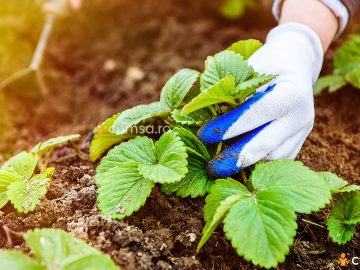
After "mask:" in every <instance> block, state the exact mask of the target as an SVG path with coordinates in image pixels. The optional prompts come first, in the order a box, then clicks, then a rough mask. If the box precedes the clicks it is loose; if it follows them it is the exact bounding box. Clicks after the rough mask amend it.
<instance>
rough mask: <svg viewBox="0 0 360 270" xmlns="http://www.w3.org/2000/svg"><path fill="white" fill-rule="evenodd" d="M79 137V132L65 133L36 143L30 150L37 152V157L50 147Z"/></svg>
mask: <svg viewBox="0 0 360 270" xmlns="http://www.w3.org/2000/svg"><path fill="white" fill-rule="evenodd" d="M78 138H80V135H79V134H72V135H67V136H59V137H56V138H51V139H48V140H46V141H44V142H41V143H38V144H37V145H36V146H35V147H34V148H33V149H32V150H31V152H33V153H35V154H37V155H38V156H39V157H41V156H42V155H43V154H45V153H46V152H47V151H50V150H51V149H53V148H55V147H57V146H59V145H61V144H64V143H67V142H69V141H72V140H75V139H78Z"/></svg>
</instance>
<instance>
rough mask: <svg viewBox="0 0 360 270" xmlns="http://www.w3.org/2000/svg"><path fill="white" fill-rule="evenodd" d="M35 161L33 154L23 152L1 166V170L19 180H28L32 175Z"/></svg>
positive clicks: (36, 159) (35, 157)
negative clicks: (19, 178)
mask: <svg viewBox="0 0 360 270" xmlns="http://www.w3.org/2000/svg"><path fill="white" fill-rule="evenodd" d="M37 161H38V158H37V156H36V155H35V153H32V152H30V153H27V152H25V151H23V152H21V153H19V154H17V155H16V156H14V157H12V158H10V159H9V160H8V161H6V162H5V163H4V164H3V165H2V167H1V170H6V171H8V172H10V173H12V174H15V175H18V176H20V177H21V178H24V179H29V178H31V176H32V175H33V173H34V170H35V167H36V164H37Z"/></svg>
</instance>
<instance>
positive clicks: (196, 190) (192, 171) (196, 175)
mask: <svg viewBox="0 0 360 270" xmlns="http://www.w3.org/2000/svg"><path fill="white" fill-rule="evenodd" d="M187 161H188V173H187V174H186V175H185V177H184V178H183V179H181V180H180V181H179V182H176V183H171V184H164V185H162V186H161V191H162V192H163V193H165V194H166V195H170V194H172V193H176V195H177V196H180V197H183V198H185V197H188V196H191V198H196V197H199V196H204V195H205V194H206V193H208V191H209V189H210V187H211V186H212V184H213V183H214V182H215V181H214V180H213V179H211V178H210V176H209V175H208V173H207V170H206V166H207V161H206V159H204V158H199V155H196V154H194V152H188V159H187Z"/></svg>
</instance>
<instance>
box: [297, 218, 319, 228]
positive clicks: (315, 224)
mask: <svg viewBox="0 0 360 270" xmlns="http://www.w3.org/2000/svg"><path fill="white" fill-rule="evenodd" d="M301 220H302V221H304V222H306V223H309V224H311V225H314V226H318V227H320V228H325V227H324V226H322V225H320V224H317V223H315V222H312V221H310V220H307V219H304V218H302V219H301Z"/></svg>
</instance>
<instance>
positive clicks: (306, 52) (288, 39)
mask: <svg viewBox="0 0 360 270" xmlns="http://www.w3.org/2000/svg"><path fill="white" fill-rule="evenodd" d="M248 61H249V64H250V65H252V66H253V68H254V70H255V71H257V72H259V73H266V74H278V77H276V79H274V80H273V81H272V82H270V83H269V84H268V85H266V86H263V87H261V88H260V89H258V90H257V93H256V94H254V95H253V96H252V97H250V98H249V99H248V100H246V101H245V102H244V103H243V104H242V105H240V106H239V107H238V108H237V109H235V110H233V111H231V112H229V113H227V114H225V115H222V116H220V117H219V118H217V119H215V120H213V121H210V122H209V123H208V124H206V125H205V126H203V127H202V128H201V129H200V130H199V132H198V137H199V138H200V140H202V141H203V142H205V143H215V142H220V141H224V140H228V139H231V138H234V137H236V136H239V135H242V137H240V139H239V140H238V141H237V142H236V143H234V144H233V145H231V146H230V147H229V148H227V149H226V150H224V151H223V152H222V153H220V154H219V155H218V156H216V157H215V158H213V159H212V160H211V161H210V162H209V164H208V168H209V171H210V173H212V174H213V175H214V176H216V177H225V176H229V175H232V174H235V173H237V172H239V171H240V170H241V169H242V168H245V167H247V166H249V165H252V164H254V163H256V162H258V161H260V160H273V159H279V158H288V159H294V158H295V157H296V155H297V154H298V152H299V151H300V148H301V146H302V145H303V143H304V141H305V139H306V137H307V136H308V134H309V133H310V131H311V129H312V127H313V123H314V101H313V90H312V85H313V84H314V83H315V81H316V80H317V78H318V76H319V73H320V70H321V66H322V62H323V48H322V45H321V41H320V39H319V37H318V36H317V34H316V33H315V32H314V31H313V30H311V29H310V28H308V27H307V26H305V25H302V24H297V23H286V24H283V25H280V26H278V27H276V28H274V29H273V30H272V31H271V32H270V33H269V35H268V37H267V40H266V43H265V44H264V46H263V47H262V48H260V49H259V50H258V51H257V52H255V53H254V54H253V55H252V56H251V57H250V59H249V60H248Z"/></svg>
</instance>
